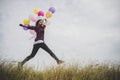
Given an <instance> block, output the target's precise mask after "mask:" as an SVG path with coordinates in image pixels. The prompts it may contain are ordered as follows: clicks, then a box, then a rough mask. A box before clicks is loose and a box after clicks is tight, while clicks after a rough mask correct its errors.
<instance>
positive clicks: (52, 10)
mask: <svg viewBox="0 0 120 80" xmlns="http://www.w3.org/2000/svg"><path fill="white" fill-rule="evenodd" d="M54 13H55V8H54V7H50V8H49V9H48V11H47V12H46V13H44V12H43V11H42V10H39V9H38V8H35V9H34V14H32V15H29V18H28V19H24V20H23V23H24V25H25V26H28V25H30V22H36V21H37V20H39V19H45V18H47V19H49V18H51V17H52V15H53V14H54ZM23 29H24V30H28V29H27V28H23ZM30 33H31V34H33V35H34V34H36V33H35V31H33V30H30Z"/></svg>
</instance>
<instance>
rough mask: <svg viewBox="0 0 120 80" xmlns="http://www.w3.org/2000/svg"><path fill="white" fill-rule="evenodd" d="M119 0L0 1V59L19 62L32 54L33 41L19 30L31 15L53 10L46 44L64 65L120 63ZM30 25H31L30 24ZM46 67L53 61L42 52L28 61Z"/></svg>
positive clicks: (26, 32) (28, 35) (24, 32)
mask: <svg viewBox="0 0 120 80" xmlns="http://www.w3.org/2000/svg"><path fill="white" fill-rule="evenodd" d="M119 4H120V0H0V25H1V27H0V42H1V45H0V56H1V57H3V58H6V59H10V60H15V61H21V60H23V59H24V58H25V57H26V56H28V55H29V54H30V53H31V50H32V47H33V42H34V39H30V38H31V37H32V36H33V35H31V34H30V33H29V31H25V30H23V29H22V28H21V27H19V24H20V23H23V20H24V19H26V18H28V17H29V15H31V14H34V12H33V11H34V9H35V8H39V9H40V10H42V11H44V12H47V11H48V9H49V7H52V6H53V7H55V8H56V12H55V13H54V14H53V16H52V18H50V19H49V22H50V23H51V24H50V25H49V26H48V27H47V28H46V33H45V42H46V44H47V45H48V46H49V47H50V49H51V50H53V52H54V53H55V54H56V55H57V56H58V57H59V58H60V59H63V60H65V61H66V63H69V62H74V61H78V62H79V61H80V60H81V61H84V62H85V61H86V62H87V61H88V60H92V61H96V60H97V61H104V60H107V61H120V59H119V58H120V5H119ZM31 25H34V23H32V24H31ZM29 63H30V64H34V65H36V64H37V65H38V66H41V65H45V66H46V65H49V64H51V63H53V64H54V63H55V61H54V60H53V59H52V58H51V57H50V56H49V55H48V54H47V53H46V52H45V51H44V50H42V49H40V50H39V52H38V54H37V55H36V56H35V58H33V59H32V60H30V61H29V62H28V64H29Z"/></svg>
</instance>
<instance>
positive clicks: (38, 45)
mask: <svg viewBox="0 0 120 80" xmlns="http://www.w3.org/2000/svg"><path fill="white" fill-rule="evenodd" d="M39 48H42V49H44V50H45V51H46V52H48V53H49V54H50V55H51V56H52V57H53V58H54V59H55V60H56V61H58V60H59V59H58V58H57V57H56V56H55V54H54V53H53V52H52V51H51V50H50V49H49V48H48V46H47V45H46V44H45V43H39V44H35V45H34V46H33V50H32V53H31V54H30V55H29V56H28V57H26V58H25V59H24V60H23V61H22V64H24V63H25V62H26V61H28V60H30V59H31V58H33V57H34V56H35V55H36V53H37V51H38V50H39Z"/></svg>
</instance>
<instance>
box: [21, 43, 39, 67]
mask: <svg viewBox="0 0 120 80" xmlns="http://www.w3.org/2000/svg"><path fill="white" fill-rule="evenodd" d="M39 48H40V44H36V45H34V46H33V49H32V53H31V54H30V55H29V56H28V57H26V58H25V59H24V60H23V61H22V62H21V66H23V65H24V64H25V63H26V62H27V61H28V60H30V59H31V58H33V57H34V56H35V55H36V53H37V51H38V49H39Z"/></svg>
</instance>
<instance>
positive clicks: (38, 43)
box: [18, 19, 64, 67]
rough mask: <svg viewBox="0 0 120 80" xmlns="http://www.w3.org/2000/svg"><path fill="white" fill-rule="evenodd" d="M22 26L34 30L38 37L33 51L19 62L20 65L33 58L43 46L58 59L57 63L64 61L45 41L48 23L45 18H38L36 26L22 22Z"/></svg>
mask: <svg viewBox="0 0 120 80" xmlns="http://www.w3.org/2000/svg"><path fill="white" fill-rule="evenodd" d="M45 21H46V19H45ZM20 26H22V27H25V28H28V29H31V30H34V31H35V32H36V38H35V42H34V45H33V49H32V53H31V54H30V55H29V56H28V57H26V58H25V59H24V60H23V61H22V62H19V64H18V65H19V66H21V67H22V66H23V65H24V64H25V63H26V62H27V61H28V60H30V59H31V58H33V57H34V56H35V55H36V53H37V51H38V50H39V48H42V49H44V50H45V51H46V52H48V53H49V54H50V55H51V56H52V57H53V58H54V59H55V60H56V62H57V64H61V63H63V62H64V61H62V60H59V59H58V58H57V56H56V55H55V54H54V53H53V52H52V51H51V50H50V49H49V48H48V46H47V45H46V44H45V42H44V33H45V31H44V30H45V28H46V25H45V24H44V20H42V19H40V20H38V21H37V22H36V26H30V25H28V26H25V25H23V24H20Z"/></svg>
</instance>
